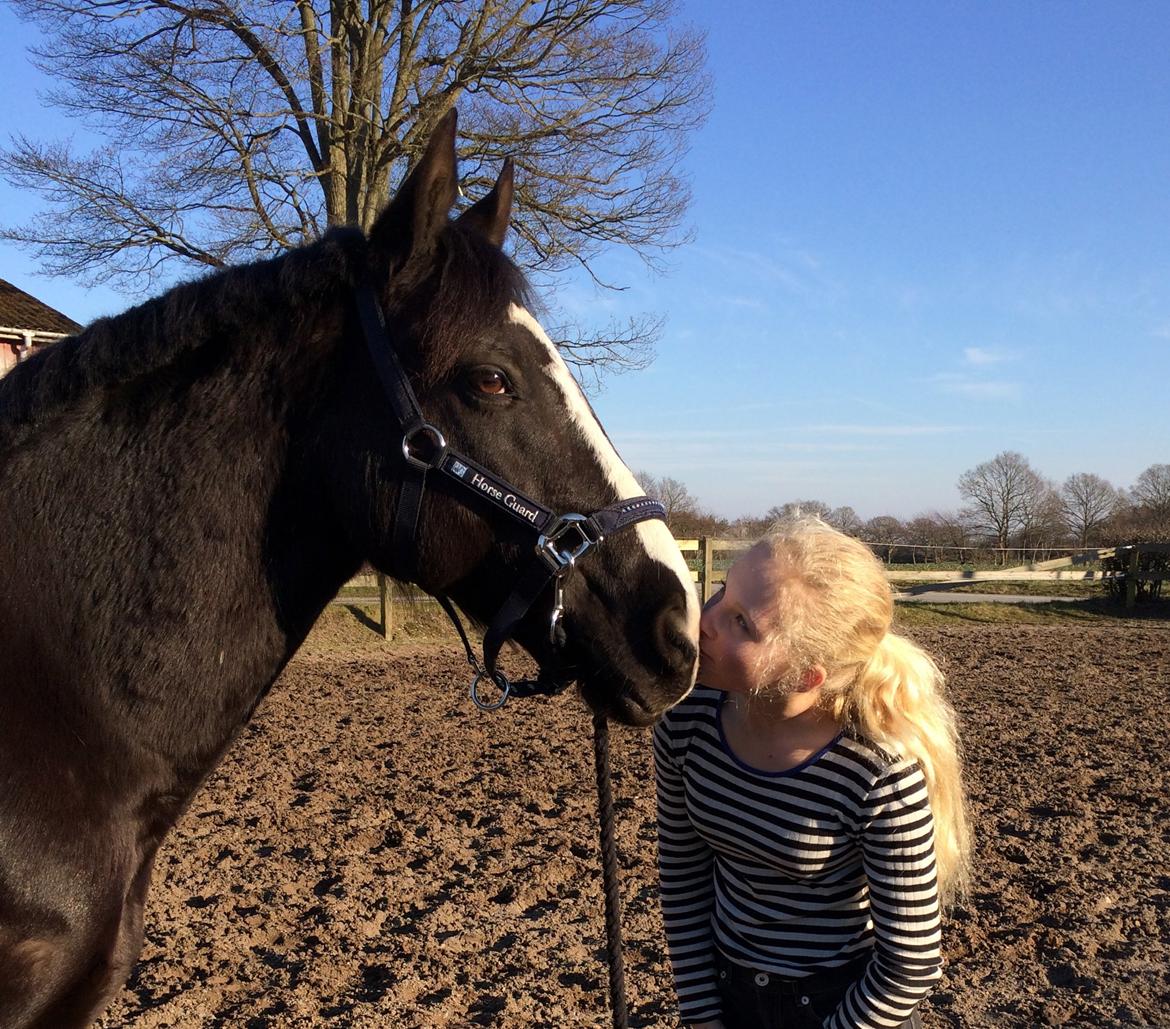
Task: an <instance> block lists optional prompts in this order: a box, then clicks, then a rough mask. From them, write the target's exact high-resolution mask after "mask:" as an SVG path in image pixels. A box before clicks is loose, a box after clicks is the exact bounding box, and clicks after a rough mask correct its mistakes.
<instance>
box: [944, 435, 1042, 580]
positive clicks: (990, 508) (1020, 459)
mask: <svg viewBox="0 0 1170 1029" xmlns="http://www.w3.org/2000/svg"><path fill="white" fill-rule="evenodd" d="M1045 488H1046V483H1045V482H1044V480H1043V478H1041V476H1040V475H1039V474H1037V473H1036V471H1035V470H1034V469H1033V468H1032V466H1031V465H1030V464H1029V463H1028V459H1027V458H1026V457H1024V456H1023V454H1018V453H1016V452H1015V451H1012V450H1005V451H1004V452H1003V453H1001V454H996V456H995V457H993V458H992V459H991V460H990V461H984V462H983V464H980V465H977V466H976V467H974V468H972V469H970V470H969V471H966V472H964V473H963V474H962V476H960V478H959V494H960V496H962V497H963V498H964V499H965V500H967V501H968V502H969V505H970V506H969V507H968V509H967V511H968V513H969V515H970V517H971V521H972V524H973V525H974V527H975V528H976V530H978V531H980V532H983V533H984V534H986V535H987V536H988V537H989V538H990V539H993V540H994V541H995V545H996V546H997V547H998V548H999V549H998V560H999V561H1006V559H1007V548H1008V544H1009V543H1010V542H1011V539H1012V536H1013V535H1014V534H1015V533H1017V532H1018V531H1020V530H1021V529H1023V528H1024V526H1025V525H1026V524H1028V519H1029V517H1030V514H1029V512H1032V511H1034V510H1035V508H1036V502H1037V497H1038V495H1039V494H1040V493H1041V492H1042V491H1043V490H1044V489H1045Z"/></svg>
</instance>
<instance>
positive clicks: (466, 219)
mask: <svg viewBox="0 0 1170 1029" xmlns="http://www.w3.org/2000/svg"><path fill="white" fill-rule="evenodd" d="M512 193H513V190H512V158H510V157H506V158H504V167H503V168H501V169H500V177H499V178H498V179H496V184H495V185H494V186H492V191H491V192H490V193H488V195H487V196H485V197H480V199H479V200H477V201H476V202H475V203H474V204H472V205H471V206H470V207H469V208H468V209H467V210H466V211H464V212H463V213H462V214H461V215H460V216H459V218H458V219H457V220H458V222H459V224H460V225H466V226H467V227H468V228H470V229H472V230H474V231H475V232H478V233H479V234H480V235H481V236H486V237H487V238H488V239H489V240H490V241H491V242H492V243H494V244H495V245H496V246H503V244H504V236H505V235H506V234H507V232H508V221H509V219H510V218H511V217H512Z"/></svg>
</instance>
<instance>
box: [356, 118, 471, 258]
mask: <svg viewBox="0 0 1170 1029" xmlns="http://www.w3.org/2000/svg"><path fill="white" fill-rule="evenodd" d="M457 117H458V116H457V115H456V113H455V109H454V108H452V109H451V110H450V111H448V112H447V113H446V114H445V115H443V117H442V118H441V119H440V120H439V123H438V124H437V125H436V126H435V129H434V131H433V132H432V133H431V138H430V142H428V143H427V149H426V152H425V153H424V154H423V155H422V157H421V158H419V160H418V163H417V164H415V166H414V167H413V168H412V169H411V170H410V173H409V174H408V175H407V176H406V179H405V180H404V181H403V183H402V185H401V186H400V187H399V188H398V192H397V193H396V194H395V195H394V199H393V200H391V201H390V203H389V204H388V205H387V207H386V209H385V210H384V211H383V212H382V213H381V214H380V215H379V216H378V220H377V221H376V222H374V226H373V228H372V229H370V248H371V250H372V251H373V252H374V253H375V254H377V255H378V256H379V257H381V258H383V259H384V260H385V261H386V263H387V265H388V266H389V268H390V269H398V268H401V267H403V266H404V265H406V264H413V263H414V262H416V261H419V260H426V259H429V258H430V257H431V255H432V254H433V253H434V249H435V243H436V241H437V240H438V238H439V233H440V232H442V230H443V228H444V226H445V225H446V224H447V220H448V219H447V215H448V213H449V212H450V210H451V207H452V205H453V204H454V203H455V197H456V194H457V192H458V181H457V177H456V170H455V126H456V120H457Z"/></svg>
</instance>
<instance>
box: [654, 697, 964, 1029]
mask: <svg viewBox="0 0 1170 1029" xmlns="http://www.w3.org/2000/svg"><path fill="white" fill-rule="evenodd" d="M725 697H726V694H725V693H722V692H720V691H718V690H713V689H709V688H708V687H705V686H697V687H696V688H695V690H694V691H693V692H692V693H691V694H690V696H688V697H687V698H686V700H684V701H683V702H682V703H681V704H679V705H678V706H677V707H675V708H673V709H672V710H670V711H668V712H667V714H666V715H665V717H664V718H663V719H662V720H661V721H660V722H659V723H658V726H657V728H656V729H655V731H654V759H655V760H654V764H655V771H656V775H657V782H658V867H659V876H660V883H661V900H662V914H663V922H664V924H665V927H666V940H667V945H668V949H669V951H670V961H671V966H672V968H673V971H674V979H675V989H676V992H677V994H678V1002H679V1013H680V1015H681V1017H682V1020H683V1022H684V1023H685V1022H702V1021H706V1020H708V1019H713V1018H718V1017H719V1014H720V1011H721V1006H720V1000H719V990H718V988H717V985H716V983H717V981H716V972H715V952H714V948H716V947H717V948H718V949H719V950H720V951H721V952H722V953H723V955H724V957H726V958H727V960H729V961H731V962H734V963H735V964H738V965H744V966H747V967H749V968H752V969H759V970H762V971H765V972H769V973H772V974H776V975H780V976H787V977H800V976H806V975H811V974H812V973H814V972H823V971H826V970H828V969H830V968H835V967H837V966H840V965H843V964H845V963H847V962H849V961H851V960H854V959H856V958H858V957H860V956H862V955H869V962H868V964H867V965H866V966H865V973H864V975H863V976H862V977H861V979H859V980H858V981H857V982H855V983H854V984H852V985H851V986H850V987H849V990H848V992H847V993H846V994H845V997H844V999H843V1000H842V1001H841V1004H840V1006H839V1007H838V1008H837V1010H836V1011H835V1012H834V1013H833V1015H832V1016H831V1017H830V1018H828V1019H826V1021H825V1026H826V1027H828V1029H852V1027H864V1029H876V1027H889V1026H899V1025H901V1024H902V1023H903V1022H904V1021H905V1020H906V1019H907V1018H909V1017H910V1014H911V1013H912V1011H913V1009H914V1006H915V1005H916V1004H917V1003H918V1002H919V1001H920V1000H922V998H923V997H925V996H926V995H927V994H928V993H929V992H930V990H931V989H932V987H933V986H934V984H935V982H937V981H938V979H939V976H940V975H941V957H940V951H939V938H940V934H939V909H938V890H937V883H936V880H935V865H934V823H933V821H932V819H931V814H930V806H929V804H928V802H927V794H926V783H925V780H924V779H923V776H922V772H921V770H920V769H919V767H918V765H917V763H916V762H914V761H912V760H908V759H905V758H897V757H892V756H891V755H889V754H887V753H886V752H884V751H883V750H881V749H879V748H878V747H876V746H874V745H873V744H872V743H869V742H867V741H866V740H864V739H862V738H861V737H859V736H858V735H856V734H855V733H853V732H849V731H846V732H843V733H841V734H840V735H839V736H837V738H836V739H834V740H833V741H832V742H831V743H829V744H828V745H827V746H826V747H825V748H824V749H823V750H821V751H820V752H819V753H817V754H814V755H813V756H812V757H811V758H809V759H808V760H807V761H805V762H804V763H803V764H800V765H798V766H797V767H795V768H791V769H788V770H787V771H784V772H762V771H759V770H757V769H753V768H750V767H749V766H747V765H745V764H744V763H743V762H741V761H739V760H738V759H737V758H736V757H735V756H734V754H733V753H732V752H731V748H730V747H729V746H728V745H727V739H726V737H725V736H724V734H723V728H722V722H721V717H720V710H721V706H722V703H723V700H724V698H725Z"/></svg>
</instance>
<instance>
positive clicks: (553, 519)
mask: <svg viewBox="0 0 1170 1029" xmlns="http://www.w3.org/2000/svg"><path fill="white" fill-rule="evenodd" d="M354 298H355V300H356V303H357V313H358V318H359V320H360V322H361V327H362V335H363V336H365V340H366V347H367V348H368V349H369V352H370V358H371V360H373V362H374V367H375V368H376V369H377V371H378V377H379V379H381V381H382V388H383V389H384V390H385V391H386V397H387V399H388V400H389V401H390V408H391V410H392V411H393V413H394V417H395V418H396V419H397V421H398V426H399V429H400V430H401V432H402V458H403V463H404V467H403V470H402V481H401V484H400V486H399V491H398V505H397V509H396V511H395V515H394V531H393V537H392V548H393V554H394V561H395V566H396V569H397V570H398V572H399V574H400V575H404V574H405V573H406V572H410V573H411V574H413V568H414V553H415V549H414V537H415V533H416V531H417V528H418V516H419V510H420V508H421V505H422V496H423V491H424V489H425V487H426V478H427V473H428V472H438V473H440V474H442V475H445V476H447V477H448V478H449V479H451V480H454V481H455V482H457V483H459V484H460V485H461V486H462V487H463V488H464V489H465V490H466V491H467V493H468V494H470V495H471V496H474V497H476V498H477V499H478V502H479V503H480V504H483V503H485V502H486V504H487V505H488V506H489V507H491V508H493V509H494V510H496V511H500V512H502V513H504V514H506V515H508V516H509V517H510V518H512V519H514V520H515V521H517V522H519V523H521V524H522V525H524V526H527V527H528V528H529V529H531V530H532V533H533V534H534V536H535V537H536V545H535V548H534V551H533V557H532V560H531V561H530V562H529V563H528V565H527V566H526V567H525V568H524V569H523V570H522V571H521V573H520V576H519V578H518V580H517V582H516V584H515V585H514V586H513V588H512V593H511V595H510V596H509V597H508V599H507V600H506V601H505V602H504V604H503V606H502V607H501V608H500V610H499V611H497V612H496V616H495V618H493V619H492V622H491V625H490V626H489V627H488V630H487V632H486V633H485V635H484V639H483V665H482V666H481V665H480V663H479V662H478V661H477V660H476V657H475V654H474V652H473V651H472V649H471V644H470V642H469V641H468V639H467V633H466V632H465V631H464V629H463V625H462V623H461V622H460V620H459V616H458V614H457V613H456V611H455V608H454V606H453V605H452V603H451V600H450V598H448V597H445V596H439V597H436V599H437V600H438V601H439V603H440V604H441V605H442V607H443V610H444V611H446V613H447V616H448V617H449V618H450V619H451V621H452V622H453V623H454V625H455V628H456V629H457V630H458V632H459V637H460V639H461V640H462V641H463V646H464V649H465V650H466V651H467V660H468V663H469V664H470V665H471V667H472V669H473V670H474V672H475V678H474V679H472V681H471V698H472V700H474V701H475V703H476V705H477V706H478V707H481V708H484V709H486V710H491V709H494V708H498V707H502V706H503V705H504V703H505V702H506V701H507V699H508V697H509V696H532V695H535V694H541V693H543V694H552V693H559V692H561V691H562V690H564V689H565V688H566V687H567V686H568V685H569V683H570V682H571V681H572V679H571V678H558V677H556V676H554V675H552V674H550V673H547V672H546V670H545V669H544V668H543V667H542V668H541V671H540V675H539V676H538V678H536V679H535V680H521V681H517V682H510V681H509V680H508V678H507V676H505V675H504V674H503V672H500V671H498V670H497V668H496V658H497V656H498V655H499V652H500V648H501V647H502V646H503V644H504V642H505V641H506V640H508V639H510V638H511V637H512V634H513V633H514V632H515V631H516V627H517V626H518V625H519V624H520V622H521V620H522V619H523V618H524V616H525V615H526V614H527V613H528V611H529V609H530V608H531V607H532V605H533V604H534V603H535V602H536V600H537V598H538V597H539V596H540V594H541V593H542V592H543V591H544V590H545V589H546V588H547V587H548V585H549V584H550V583H552V584H553V587H554V599H553V611H552V616H551V618H550V620H549V639H550V642H552V643H553V644H554V645H563V643H564V628H563V626H562V625H561V618H562V616H563V614H564V581H565V578H566V576H567V575H568V574H569V572H571V571H572V570H573V568H574V567H575V566H576V564H577V561H579V560H580V559H581V558H582V557H584V556H585V555H586V554H587V553H588V552H589V551H590V550H592V549H593V548H594V547H596V546H599V545H600V544H601V543H602V541H603V540H604V539H605V538H606V537H607V536H610V535H612V534H613V533H615V532H617V531H619V530H620V529H624V528H626V526H629V525H634V524H636V523H637V522H641V521H645V520H646V519H649V518H661V519H664V520H665V518H666V509H665V508H664V507H663V506H662V505H661V504H660V503H659V502H658V501H657V500H651V499H650V498H649V497H632V498H630V499H629V500H621V501H618V502H617V503H615V504H610V505H609V506H608V507H603V508H602V509H601V510H599V511H594V512H593V514H591V515H580V514H563V515H559V516H558V515H557V514H556V513H555V512H553V511H552V510H551V509H549V508H547V507H545V506H544V505H543V504H539V503H537V502H536V501H535V500H532V499H531V498H529V497H527V496H525V495H524V494H523V493H521V492H520V491H519V490H518V489H516V488H514V487H513V486H511V485H510V484H509V483H508V482H507V481H506V480H504V479H501V478H499V477H497V476H496V475H494V474H493V473H492V472H489V471H488V470H487V469H486V468H484V467H483V466H482V465H479V464H477V463H476V462H475V461H472V460H471V458H469V457H465V456H463V455H462V454H460V453H458V452H457V451H455V450H452V449H451V448H450V447H449V446H448V445H447V441H446V439H445V438H444V436H443V434H442V432H440V431H439V429H437V428H436V427H435V426H434V425H431V424H430V423H429V422H427V421H426V419H425V418H424V417H423V413H422V410H421V408H420V407H419V404H418V400H417V399H416V397H415V395H414V390H413V389H411V387H410V382H409V381H408V379H407V377H406V372H405V371H404V370H403V368H402V363H401V361H400V360H399V359H398V353H397V351H396V350H395V349H394V346H393V344H392V343H391V342H390V339H389V337H388V335H387V332H386V322H385V320H384V318H383V316H382V309H381V306H380V305H379V304H378V300H377V297H376V296H375V295H374V291H373V290H372V289H371V288H370V287H369V286H360V287H357V288H356V289H355V290H354ZM485 678H487V679H490V680H491V681H492V682H493V683H494V684H495V685H496V687H497V688H498V689H499V691H500V696H499V697H498V699H496V700H494V701H487V700H485V699H484V698H483V697H482V696H481V695H480V692H479V686H480V683H481V682H482V680H483V679H485Z"/></svg>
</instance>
